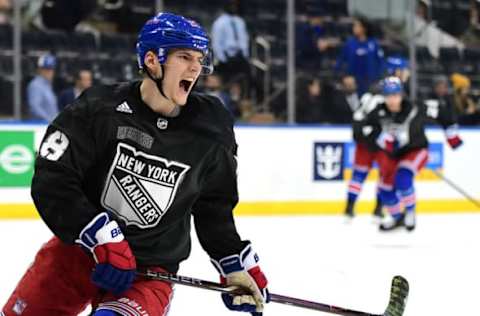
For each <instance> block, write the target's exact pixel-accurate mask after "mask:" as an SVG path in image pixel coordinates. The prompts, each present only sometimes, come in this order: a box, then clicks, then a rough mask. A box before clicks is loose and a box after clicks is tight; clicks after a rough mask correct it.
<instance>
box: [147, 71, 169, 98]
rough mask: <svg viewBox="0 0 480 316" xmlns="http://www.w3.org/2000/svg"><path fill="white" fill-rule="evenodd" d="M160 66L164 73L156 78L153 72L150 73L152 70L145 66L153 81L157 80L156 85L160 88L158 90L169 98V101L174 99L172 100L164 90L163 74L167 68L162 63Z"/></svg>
mask: <svg viewBox="0 0 480 316" xmlns="http://www.w3.org/2000/svg"><path fill="white" fill-rule="evenodd" d="M160 67H161V68H162V75H161V76H160V78H154V77H153V76H152V74H151V73H150V71H149V70H148V68H147V67H145V72H146V73H147V76H148V77H149V78H150V79H152V80H153V82H155V85H156V86H157V89H158V91H159V92H160V94H161V95H162V96H163V97H164V98H165V99H167V100H169V101H172V100H170V98H169V97H167V96H166V95H165V92H164V91H163V74H164V73H165V68H164V67H163V65H162V64H160Z"/></svg>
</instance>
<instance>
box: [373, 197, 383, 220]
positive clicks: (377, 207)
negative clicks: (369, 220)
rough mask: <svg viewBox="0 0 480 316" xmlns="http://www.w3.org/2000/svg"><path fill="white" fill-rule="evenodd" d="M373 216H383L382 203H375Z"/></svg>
mask: <svg viewBox="0 0 480 316" xmlns="http://www.w3.org/2000/svg"><path fill="white" fill-rule="evenodd" d="M373 216H375V217H378V218H382V217H383V211H382V203H380V202H379V201H377V204H376V205H375V209H374V210H373Z"/></svg>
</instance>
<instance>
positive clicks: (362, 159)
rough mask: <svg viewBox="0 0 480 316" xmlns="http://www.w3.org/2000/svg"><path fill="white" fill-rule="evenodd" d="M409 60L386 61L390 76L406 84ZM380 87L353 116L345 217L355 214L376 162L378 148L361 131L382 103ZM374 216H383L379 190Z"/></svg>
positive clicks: (374, 88)
mask: <svg viewBox="0 0 480 316" xmlns="http://www.w3.org/2000/svg"><path fill="white" fill-rule="evenodd" d="M408 67H409V63H408V60H406V59H405V58H402V57H388V58H387V59H386V71H387V74H388V75H389V76H396V77H398V78H400V80H401V81H402V83H403V84H405V83H406V82H407V81H408V79H409V77H410V70H409V68H408ZM378 88H379V87H373V88H372V91H371V92H367V93H365V94H364V95H363V96H362V98H361V100H360V107H359V108H358V109H357V110H356V111H355V112H354V115H353V124H352V125H353V130H354V133H353V138H354V140H355V155H354V162H353V168H352V178H351V179H350V182H349V184H348V195H347V206H346V208H345V215H347V216H350V217H353V216H354V214H355V204H356V202H357V199H358V196H359V194H360V192H361V191H362V188H363V184H364V182H365V180H366V179H367V176H368V173H369V172H370V169H371V168H372V166H373V163H374V162H375V158H376V156H377V147H376V146H370V145H369V143H368V141H367V140H366V139H365V137H364V136H363V134H362V133H361V132H360V131H359V128H358V126H359V124H360V122H361V121H362V120H363V119H364V118H365V117H366V116H367V115H368V113H370V112H371V111H373V110H374V109H375V108H376V107H377V105H378V104H380V103H382V102H383V100H384V98H383V95H382V94H381V93H378V92H379V91H377V90H378ZM373 214H374V215H375V216H377V217H381V216H382V202H381V199H380V193H379V190H378V188H377V194H376V203H375V208H374V210H373Z"/></svg>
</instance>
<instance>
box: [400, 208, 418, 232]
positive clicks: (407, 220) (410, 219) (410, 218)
mask: <svg viewBox="0 0 480 316" xmlns="http://www.w3.org/2000/svg"><path fill="white" fill-rule="evenodd" d="M403 224H404V225H405V228H406V229H407V230H408V231H409V232H410V231H412V230H414V229H415V225H416V215H415V211H409V212H405V216H404V218H403Z"/></svg>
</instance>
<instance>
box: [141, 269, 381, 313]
mask: <svg viewBox="0 0 480 316" xmlns="http://www.w3.org/2000/svg"><path fill="white" fill-rule="evenodd" d="M138 275H139V276H140V277H144V278H148V279H154V280H162V281H167V282H170V283H175V284H181V285H186V286H190V287H196V288H202V289H206V290H211V291H217V292H222V293H229V294H235V293H241V292H242V289H241V288H239V287H236V286H225V285H223V284H220V283H215V282H210V281H205V280H199V279H195V278H191V277H185V276H179V275H175V274H170V273H162V272H151V271H147V272H145V273H138ZM270 301H271V302H275V303H279V304H285V305H290V306H295V307H301V308H306V309H311V310H316V311H321V312H326V313H331V314H337V315H344V316H382V315H380V314H369V313H365V312H360V311H355V310H351V309H347V308H343V307H338V306H334V305H328V304H322V303H318V302H312V301H307V300H303V299H299V298H294V297H288V296H284V295H279V294H273V293H271V294H270Z"/></svg>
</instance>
